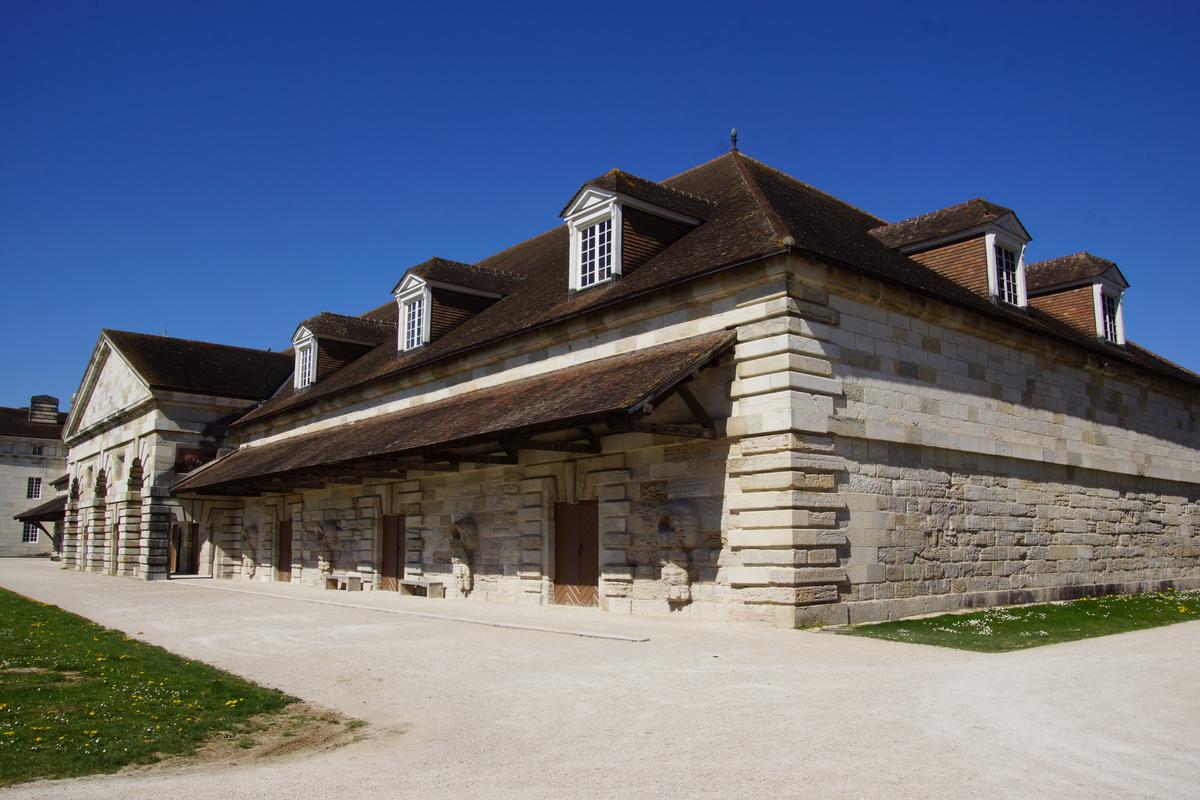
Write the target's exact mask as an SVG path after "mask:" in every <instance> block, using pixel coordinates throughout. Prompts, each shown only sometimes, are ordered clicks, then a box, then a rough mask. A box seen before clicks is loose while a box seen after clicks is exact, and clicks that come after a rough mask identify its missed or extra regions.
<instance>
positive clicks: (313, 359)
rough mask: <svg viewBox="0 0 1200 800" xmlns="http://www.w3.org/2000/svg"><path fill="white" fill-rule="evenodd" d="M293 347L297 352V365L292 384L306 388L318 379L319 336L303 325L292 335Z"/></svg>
mask: <svg viewBox="0 0 1200 800" xmlns="http://www.w3.org/2000/svg"><path fill="white" fill-rule="evenodd" d="M292 349H293V351H295V353H296V365H295V367H294V368H293V369H292V386H293V387H294V388H296V389H305V388H307V387H309V386H312V385H313V384H314V383H316V381H317V337H315V336H313V333H312V331H310V330H309V329H308V328H305V327H304V326H303V325H301V326H300V327H299V328H297V329H296V333H295V335H294V336H292Z"/></svg>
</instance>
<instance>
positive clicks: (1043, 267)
mask: <svg viewBox="0 0 1200 800" xmlns="http://www.w3.org/2000/svg"><path fill="white" fill-rule="evenodd" d="M1116 266H1117V265H1116V264H1115V263H1114V262H1112V261H1109V260H1108V259H1107V258H1100V257H1099V256H1094V255H1092V254H1091V253H1074V254H1072V255H1069V256H1059V257H1058V258H1048V259H1046V260H1045V261H1039V262H1037V263H1036V264H1027V265H1026V266H1025V285H1026V287H1028V290H1029V291H1030V292H1034V291H1036V290H1038V289H1046V288H1049V287H1052V286H1062V285H1064V284H1069V283H1077V282H1079V281H1085V280H1087V279H1088V278H1096V277H1099V276H1101V275H1103V274H1104V273H1106V272H1108V271H1109V270H1110V269H1112V268H1114V267H1116ZM1120 271H1121V270H1120V268H1118V269H1117V272H1118V273H1119V272H1120ZM1121 280H1122V281H1124V280H1125V276H1124V275H1122V276H1121ZM1128 285H1129V284H1128V282H1127V281H1126V286H1128Z"/></svg>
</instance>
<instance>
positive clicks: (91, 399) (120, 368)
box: [67, 338, 153, 436]
mask: <svg viewBox="0 0 1200 800" xmlns="http://www.w3.org/2000/svg"><path fill="white" fill-rule="evenodd" d="M152 397H153V395H152V393H151V392H150V387H149V386H148V385H147V384H146V382H145V381H144V380H142V378H141V376H140V375H138V373H137V371H136V370H134V369H133V367H131V366H130V365H129V362H128V361H126V360H125V358H124V357H123V356H122V355H121V353H120V351H118V350H116V349H115V348H114V347H113V346H112V344H111V343H110V342H109V341H108V340H107V339H104V338H102V339H101V340H100V342H99V343H98V344H97V345H96V349H95V351H94V352H93V353H92V359H91V361H90V362H89V363H88V368H87V370H86V371H85V373H84V377H83V384H82V385H81V387H80V391H79V394H78V396H77V397H76V399H75V402H74V404H73V407H72V408H71V414H70V418H69V419H68V421H67V436H71V435H74V434H76V433H78V432H80V431H84V430H87V429H88V428H90V427H91V426H93V425H95V424H96V423H98V422H101V421H103V420H105V419H108V418H109V417H112V416H115V415H116V414H119V413H121V412H122V411H124V410H126V409H128V408H132V407H134V406H136V405H139V404H141V403H143V402H145V401H146V400H149V399H151V398H152Z"/></svg>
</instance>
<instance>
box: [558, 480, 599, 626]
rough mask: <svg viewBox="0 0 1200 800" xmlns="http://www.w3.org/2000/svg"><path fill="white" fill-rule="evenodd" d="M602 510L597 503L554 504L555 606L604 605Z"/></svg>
mask: <svg viewBox="0 0 1200 800" xmlns="http://www.w3.org/2000/svg"><path fill="white" fill-rule="evenodd" d="M599 583H600V509H599V506H598V504H597V503H596V501H595V500H584V501H583V502H580V503H555V504H554V602H555V603H558V604H559V605H567V606H594V605H598V604H599V602H600V588H599Z"/></svg>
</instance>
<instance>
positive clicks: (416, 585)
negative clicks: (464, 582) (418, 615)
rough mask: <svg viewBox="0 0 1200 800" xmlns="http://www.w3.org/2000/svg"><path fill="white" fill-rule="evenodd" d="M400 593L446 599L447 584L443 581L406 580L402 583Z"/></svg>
mask: <svg viewBox="0 0 1200 800" xmlns="http://www.w3.org/2000/svg"><path fill="white" fill-rule="evenodd" d="M400 593H401V594H407V595H413V596H417V597H420V596H425V597H445V596H446V584H445V583H443V582H442V581H427V580H420V579H418V578H405V579H404V580H402V581H400Z"/></svg>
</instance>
